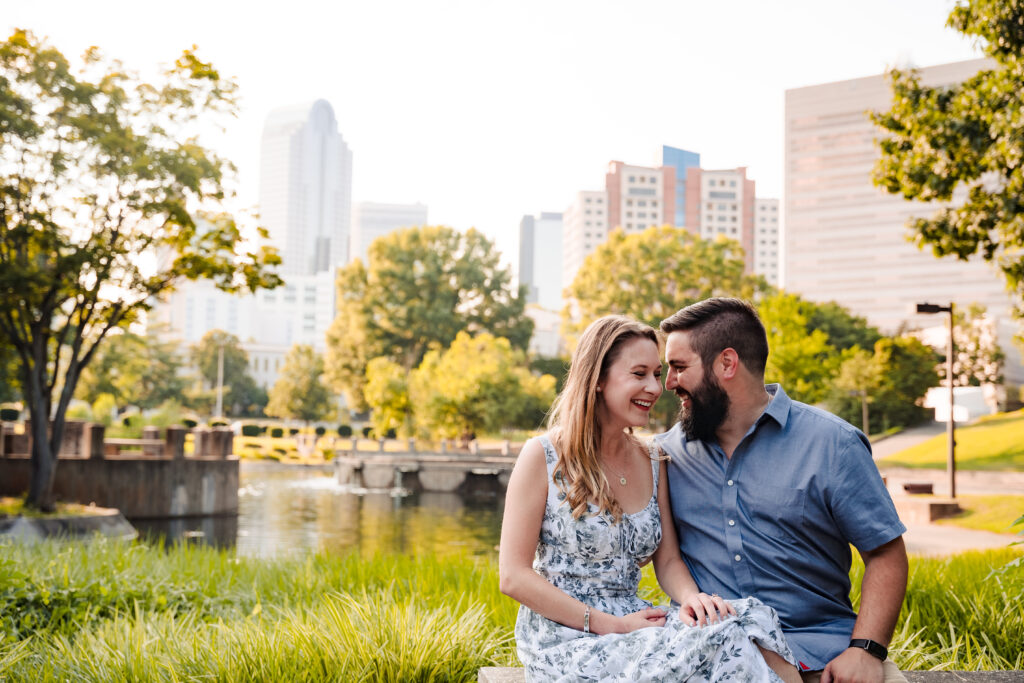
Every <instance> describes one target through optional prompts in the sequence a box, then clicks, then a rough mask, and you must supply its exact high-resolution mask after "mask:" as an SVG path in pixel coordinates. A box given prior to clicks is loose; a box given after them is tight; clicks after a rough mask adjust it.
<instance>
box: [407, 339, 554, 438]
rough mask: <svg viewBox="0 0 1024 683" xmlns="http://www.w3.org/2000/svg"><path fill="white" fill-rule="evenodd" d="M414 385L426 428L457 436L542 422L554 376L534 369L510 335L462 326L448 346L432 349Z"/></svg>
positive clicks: (418, 417)
mask: <svg viewBox="0 0 1024 683" xmlns="http://www.w3.org/2000/svg"><path fill="white" fill-rule="evenodd" d="M409 390H410V395H411V399H412V405H413V407H414V412H415V417H416V423H417V425H418V426H419V427H420V429H421V431H423V432H428V433H430V434H434V435H436V436H441V437H447V438H454V437H459V436H463V435H465V434H475V433H477V432H484V431H488V432H494V431H498V430H500V429H502V428H505V427H530V428H535V427H537V426H538V425H539V424H540V421H541V419H542V418H543V415H544V412H545V411H546V410H547V408H548V406H550V405H551V402H552V401H553V400H554V398H555V378H554V377H552V376H551V375H541V376H539V377H538V376H535V375H533V374H531V373H530V371H529V369H528V364H527V360H526V356H525V354H524V353H523V352H522V351H520V350H518V349H515V348H513V347H512V344H511V343H510V342H509V340H508V339H504V338H502V337H495V336H493V335H491V334H487V333H481V334H478V335H477V336H475V337H472V336H470V335H469V334H467V333H466V332H459V333H458V335H456V337H455V341H453V342H452V345H451V347H450V348H448V349H447V350H445V351H444V352H441V351H438V350H437V349H434V350H431V351H428V352H427V354H426V355H425V356H424V358H423V362H422V363H421V364H420V366H419V367H418V368H417V369H416V371H415V372H414V373H413V375H412V378H411V379H410V382H409Z"/></svg>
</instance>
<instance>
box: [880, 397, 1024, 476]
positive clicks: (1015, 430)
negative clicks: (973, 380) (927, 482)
mask: <svg viewBox="0 0 1024 683" xmlns="http://www.w3.org/2000/svg"><path fill="white" fill-rule="evenodd" d="M947 443H948V442H947V440H946V435H945V434H940V435H938V436H935V437H933V438H931V439H929V440H928V441H925V442H924V443H920V444H918V445H916V446H912V447H910V448H907V449H906V450H903V451H900V452H899V453H897V454H895V455H891V456H889V457H888V458H884V459H882V460H879V461H877V462H878V466H879V467H880V468H883V469H884V468H886V467H920V468H936V469H942V468H944V467H945V466H946V453H947V450H948V446H947ZM956 465H957V468H958V469H962V470H1016V471H1024V410H1017V411H1014V412H1012V413H999V414H997V415H990V416H988V417H983V418H981V419H980V420H978V421H977V422H975V423H973V424H970V425H967V426H965V427H961V426H959V425H958V426H957V428H956Z"/></svg>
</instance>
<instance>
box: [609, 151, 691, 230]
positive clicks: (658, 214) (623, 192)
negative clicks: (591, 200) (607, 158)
mask: <svg viewBox="0 0 1024 683" xmlns="http://www.w3.org/2000/svg"><path fill="white" fill-rule="evenodd" d="M605 193H606V196H607V197H608V227H609V228H610V229H612V230H614V229H615V228H622V229H623V231H625V232H626V233H632V232H643V231H644V230H646V229H647V228H649V227H651V226H652V225H664V224H666V223H668V224H673V223H675V220H676V169H675V167H674V166H658V167H651V166H630V165H628V164H624V163H622V162H621V161H613V162H611V163H609V164H608V173H607V174H606V175H605Z"/></svg>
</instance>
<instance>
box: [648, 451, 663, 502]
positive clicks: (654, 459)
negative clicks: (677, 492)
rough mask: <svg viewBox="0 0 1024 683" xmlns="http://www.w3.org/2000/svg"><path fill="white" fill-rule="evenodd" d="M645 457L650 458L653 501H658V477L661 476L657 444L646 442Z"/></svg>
mask: <svg viewBox="0 0 1024 683" xmlns="http://www.w3.org/2000/svg"><path fill="white" fill-rule="evenodd" d="M647 455H648V456H649V457H650V458H651V481H652V482H654V486H653V489H654V494H653V497H654V499H655V500H657V499H658V475H659V474H661V449H660V448H659V447H658V444H657V443H656V442H655V441H654V439H651V440H650V441H648V442H647Z"/></svg>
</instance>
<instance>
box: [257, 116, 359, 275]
mask: <svg viewBox="0 0 1024 683" xmlns="http://www.w3.org/2000/svg"><path fill="white" fill-rule="evenodd" d="M261 157H262V158H261V164H260V191H259V192H260V195H259V196H260V199H259V201H260V220H261V222H262V223H263V225H264V226H266V228H267V229H268V231H269V232H270V239H271V241H272V242H273V244H274V245H275V246H277V248H278V249H279V250H280V252H281V259H282V261H283V263H282V267H281V274H282V275H283V276H285V277H286V278H287V277H288V276H289V275H312V274H313V273H319V272H323V271H333V270H334V269H335V268H337V267H339V266H342V265H344V264H345V263H347V262H348V246H349V226H350V219H351V213H352V153H351V152H350V151H349V149H348V145H346V144H345V141H344V139H342V137H341V133H339V132H338V122H337V121H336V120H335V118H334V110H333V109H332V108H331V105H330V104H329V103H328V102H327V101H326V100H317V101H316V102H313V103H312V104H303V105H298V106H293V107H284V108H282V109H277V110H275V111H273V112H271V113H270V115H269V116H268V117H267V121H266V123H265V124H264V126H263V141H262V152H261Z"/></svg>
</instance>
